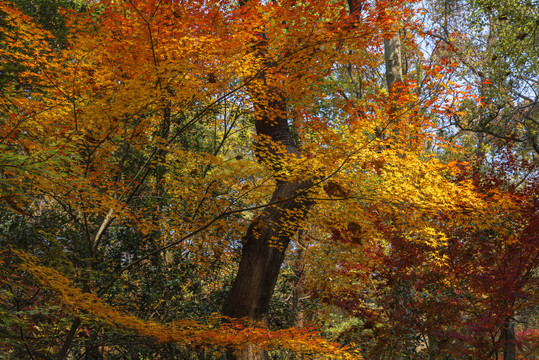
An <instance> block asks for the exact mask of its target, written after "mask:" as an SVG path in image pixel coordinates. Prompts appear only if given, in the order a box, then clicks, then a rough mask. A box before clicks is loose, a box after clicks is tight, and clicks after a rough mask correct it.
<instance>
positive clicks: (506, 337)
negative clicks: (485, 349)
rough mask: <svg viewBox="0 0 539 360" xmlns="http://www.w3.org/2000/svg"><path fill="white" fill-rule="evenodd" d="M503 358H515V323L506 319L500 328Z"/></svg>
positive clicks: (509, 359) (510, 359) (512, 359)
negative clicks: (502, 327)
mask: <svg viewBox="0 0 539 360" xmlns="http://www.w3.org/2000/svg"><path fill="white" fill-rule="evenodd" d="M502 341H503V360H515V359H516V358H517V339H516V337H515V324H514V322H513V321H512V320H511V319H508V320H507V321H506V322H505V324H504V329H503V330H502Z"/></svg>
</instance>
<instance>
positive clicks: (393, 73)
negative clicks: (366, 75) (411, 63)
mask: <svg viewBox="0 0 539 360" xmlns="http://www.w3.org/2000/svg"><path fill="white" fill-rule="evenodd" d="M384 57H385V60H386V82H387V88H388V90H391V88H392V87H393V85H394V84H395V83H398V82H402V79H403V67H402V56H401V39H400V35H399V33H398V32H397V33H396V34H395V35H393V36H392V37H391V38H389V39H384Z"/></svg>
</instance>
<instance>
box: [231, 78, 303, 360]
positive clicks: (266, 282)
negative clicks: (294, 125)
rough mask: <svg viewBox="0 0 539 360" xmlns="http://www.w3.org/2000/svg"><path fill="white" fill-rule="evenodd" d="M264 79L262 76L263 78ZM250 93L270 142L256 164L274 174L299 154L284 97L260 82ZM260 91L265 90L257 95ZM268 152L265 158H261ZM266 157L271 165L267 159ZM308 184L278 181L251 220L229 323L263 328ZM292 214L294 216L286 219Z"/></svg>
mask: <svg viewBox="0 0 539 360" xmlns="http://www.w3.org/2000/svg"><path fill="white" fill-rule="evenodd" d="M262 76H263V75H262ZM255 86H256V88H257V90H256V91H251V96H252V99H253V100H252V101H253V105H254V108H255V126H256V130H257V133H258V134H259V135H264V137H265V138H266V139H269V140H271V144H270V143H267V142H264V144H261V145H258V146H257V147H256V149H255V150H256V151H257V153H258V155H257V156H258V158H259V161H262V162H263V163H264V164H265V165H266V166H269V167H270V168H271V169H272V170H274V171H276V172H278V171H279V170H280V168H281V165H279V164H282V162H283V161H284V162H286V158H287V157H288V156H297V154H298V153H299V151H298V149H297V146H296V144H295V142H294V140H293V138H292V134H291V132H290V130H289V127H288V119H287V118H286V108H287V103H286V99H285V96H284V95H283V94H281V93H280V92H279V91H278V89H277V88H275V87H273V86H272V85H268V84H267V83H266V81H265V79H264V78H262V79H261V81H260V82H257V84H256V85H255ZM261 89H264V90H265V91H260V90H261ZM272 144H275V145H280V146H283V147H284V148H285V149H286V151H285V152H281V151H277V150H276V148H274V147H273V146H272ZM267 153H271V154H272V156H271V157H268V156H265V155H264V154H267ZM269 158H271V160H269ZM311 186H312V181H310V180H308V179H307V180H304V181H297V182H291V181H283V180H277V186H276V188H275V191H274V193H273V195H272V197H271V203H276V204H275V205H272V206H270V207H267V208H266V209H265V210H264V211H263V212H262V214H260V215H259V216H258V217H257V218H255V219H254V220H253V222H252V223H251V224H250V226H249V228H248V229H247V233H246V234H245V236H244V237H243V239H242V243H243V249H242V256H241V260H240V264H239V269H238V273H237V275H236V279H235V281H234V284H233V286H232V289H231V291H230V293H229V295H228V297H227V298H226V300H225V304H224V306H223V315H225V316H229V317H232V318H247V319H248V323H249V324H255V323H258V324H263V325H264V324H267V321H268V310H269V302H270V299H271V296H272V294H273V290H274V288H275V284H276V282H277V278H278V276H279V272H280V269H281V265H282V263H283V260H284V254H285V251H286V249H287V247H288V244H289V242H290V238H291V237H292V236H293V235H294V233H295V232H296V231H297V230H298V228H299V227H300V223H301V221H302V220H303V219H304V218H305V217H306V215H307V213H308V211H309V208H310V207H311V206H312V202H311V201H309V200H308V198H307V191H308V189H309V188H310V187H311ZM290 214H293V215H290ZM227 356H228V358H229V359H242V360H243V359H245V360H247V359H249V360H259V359H267V358H268V357H267V353H266V352H265V351H263V350H261V349H259V348H258V347H256V346H255V345H249V346H248V347H247V348H245V349H236V351H235V353H232V352H230V353H229V354H228V355H227Z"/></svg>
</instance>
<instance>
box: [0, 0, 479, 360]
mask: <svg viewBox="0 0 539 360" xmlns="http://www.w3.org/2000/svg"><path fill="white" fill-rule="evenodd" d="M0 11H1V12H2V14H5V16H4V15H3V16H4V19H6V22H5V24H7V25H5V29H6V31H5V34H7V35H6V36H5V37H4V38H3V39H5V40H4V41H5V43H4V45H3V46H2V47H1V51H2V52H1V53H0V59H2V62H3V63H2V66H3V68H4V66H5V68H8V67H9V66H11V65H12V64H14V63H22V64H23V65H24V66H23V67H24V68H25V69H28V70H25V71H20V72H10V73H9V76H8V77H6V81H5V82H6V84H5V89H6V91H5V92H4V93H3V95H2V96H3V97H2V124H1V125H2V128H1V131H2V138H3V139H4V144H5V145H4V146H5V147H4V148H3V150H4V149H5V151H4V152H3V155H2V156H3V158H4V159H5V160H3V162H4V163H9V164H11V163H15V162H16V165H17V166H14V165H13V166H11V167H6V168H8V169H9V170H4V171H3V173H2V190H3V193H2V196H3V198H2V199H3V200H4V201H5V203H6V204H7V205H8V206H9V207H10V208H12V209H13V210H15V211H17V212H18V213H19V214H20V215H21V216H33V217H36V218H39V219H42V218H44V216H45V215H44V214H45V213H46V214H47V215H51V216H52V215H53V214H54V215H55V216H56V217H55V219H56V220H55V221H54V222H50V223H48V224H46V227H45V230H43V231H41V232H40V231H38V230H37V225H36V227H32V229H30V230H31V231H29V233H31V234H42V235H43V236H35V235H32V237H33V238H34V237H35V239H34V241H33V243H29V244H24V243H22V242H21V240H20V239H19V238H17V237H15V236H13V234H12V233H10V232H6V233H5V236H6V237H7V239H8V240H9V241H10V242H12V243H13V245H14V246H15V247H17V248H18V249H16V250H14V251H13V252H12V253H13V254H17V257H18V258H19V261H17V260H10V261H12V263H13V265H14V266H15V265H16V268H17V269H18V270H13V271H20V272H21V273H22V274H25V276H24V277H22V279H23V280H21V281H20V282H19V283H17V284H13V286H16V287H20V288H23V289H24V293H30V291H29V289H30V288H32V287H34V286H40V287H42V288H44V289H47V291H49V292H50V293H48V294H47V295H48V297H47V299H46V300H44V302H45V301H47V302H48V301H50V302H53V303H55V304H58V306H59V307H60V308H61V311H59V312H57V313H55V316H57V319H51V323H53V324H55V325H58V328H59V330H58V334H57V336H55V337H52V338H54V339H61V340H59V341H58V340H57V341H56V342H54V341H53V342H51V343H50V344H47V346H43V351H41V350H40V352H39V353H42V354H43V357H47V356H55V357H57V358H60V359H64V358H67V357H68V356H70V354H74V353H75V352H77V351H78V352H79V354H77V355H81V356H86V357H87V358H99V357H100V356H101V355H102V354H101V353H102V352H104V351H107V352H108V354H109V355H110V356H118V357H119V356H121V355H120V351H121V350H124V349H125V348H122V347H121V346H119V345H117V344H116V342H115V341H116V339H117V338H118V336H117V333H116V332H114V331H112V330H110V328H111V327H118V328H121V329H126V330H128V331H134V332H136V333H138V334H141V335H143V336H145V337H148V338H152V339H155V340H157V341H165V342H167V341H168V342H174V343H175V344H177V345H178V346H179V347H180V348H181V350H179V349H177V348H176V349H172V350H171V351H172V352H173V351H187V350H185V348H187V347H189V346H194V347H195V348H196V349H195V350H197V351H195V353H196V354H197V356H200V357H204V356H208V357H210V356H213V355H211V350H208V351H206V350H205V349H202V350H201V348H202V347H207V348H208V349H212V348H219V347H220V348H227V349H228V350H229V351H228V356H229V357H232V358H233V357H237V358H266V357H267V353H266V350H268V349H271V348H274V347H279V346H280V347H285V348H287V349H290V350H293V351H303V352H307V353H308V352H317V353H321V354H328V355H330V354H331V355H333V356H336V357H338V356H344V354H345V352H346V351H348V350H350V349H339V348H337V347H335V346H334V345H333V344H331V343H329V342H327V341H326V340H324V339H322V338H320V337H318V336H316V335H315V334H313V332H311V331H310V330H309V329H303V330H301V329H283V330H279V331H276V332H271V331H269V330H268V329H267V328H266V327H267V325H268V308H269V306H270V298H271V296H272V293H273V291H274V287H275V284H276V282H277V279H278V275H279V272H280V270H281V266H282V263H283V259H284V258H285V251H286V249H287V247H288V246H289V243H290V241H291V238H292V237H293V236H294V234H296V233H297V232H298V230H306V229H310V230H309V231H310V232H311V231H312V232H319V233H320V234H325V235H323V237H325V238H326V239H327V238H328V237H327V234H328V229H336V228H337V229H347V231H349V232H351V233H361V234H369V236H372V238H371V240H370V241H372V243H370V245H372V246H374V247H375V248H376V246H378V244H377V242H378V241H380V242H384V241H386V238H385V233H384V231H383V229H380V227H379V224H378V220H377V219H376V218H377V217H376V216H373V215H372V214H371V212H375V213H376V214H380V217H385V219H386V220H385V221H388V222H391V223H393V224H395V226H397V227H398V228H399V229H400V230H401V231H405V232H406V233H408V234H414V235H413V236H417V238H418V239H419V240H418V241H421V242H423V243H424V244H426V245H425V246H428V247H431V248H433V249H435V250H433V251H434V252H435V253H436V251H438V247H440V246H441V245H439V243H438V242H437V241H438V239H439V237H440V236H439V234H438V233H433V232H432V228H433V221H434V223H435V224H436V221H439V219H438V218H437V216H435V215H434V214H439V213H445V212H451V211H452V212H454V217H455V218H458V214H460V213H461V212H463V213H466V212H467V211H472V210H476V209H478V210H481V207H482V206H484V205H485V202H484V201H482V199H481V197H480V196H478V195H477V194H475V193H474V188H473V186H472V184H471V183H470V182H469V181H460V182H455V181H452V180H453V179H452V178H451V176H450V175H448V174H453V175H452V176H457V175H456V174H459V173H460V168H459V166H457V164H455V163H447V164H446V163H443V162H440V161H439V160H437V159H435V158H434V157H433V156H430V155H428V154H426V153H425V151H424V144H425V143H426V142H427V141H429V140H430V141H432V142H434V141H435V140H436V138H435V136H434V135H433V134H432V132H431V131H430V127H431V126H432V125H433V123H432V121H431V119H432V117H431V113H430V112H432V113H434V112H440V111H442V109H447V108H448V107H449V105H448V104H447V103H446V102H444V100H443V96H442V95H450V96H451V97H453V98H455V96H456V95H458V94H456V93H454V92H451V91H450V90H447V91H446V90H444V89H442V88H443V87H441V86H438V87H436V86H434V85H433V86H432V87H431V88H429V86H430V84H432V83H433V82H435V81H436V80H437V79H438V78H436V77H435V76H436V71H439V70H437V69H426V70H425V69H424V68H423V66H422V64H421V62H420V61H419V60H418V64H419V65H417V66H416V67H412V68H411V70H410V71H409V73H408V79H399V78H398V77H397V78H396V79H394V80H392V81H388V83H389V85H390V91H387V89H385V87H384V86H383V84H382V81H380V79H379V78H377V75H376V73H377V70H378V68H379V66H380V65H381V64H382V63H383V60H382V57H381V56H380V55H381V51H382V50H381V49H382V48H383V43H384V38H390V39H393V40H392V41H393V43H395V42H396V41H397V40H400V37H395V36H396V35H395V34H397V33H398V32H399V31H400V30H402V29H401V27H404V26H405V25H406V26H407V29H408V26H409V27H410V29H414V27H413V26H412V25H411V21H410V18H411V16H412V14H413V11H412V9H410V8H409V7H408V6H406V5H405V4H399V3H397V2H395V3H392V4H387V3H386V2H373V3H360V2H356V1H349V2H348V3H346V4H345V3H344V2H335V4H334V6H327V4H326V3H325V2H322V1H317V0H312V1H307V2H302V3H298V2H295V1H282V2H271V3H268V2H261V1H248V2H247V1H246V2H241V3H240V4H239V6H236V4H235V3H234V2H219V3H217V2H214V1H198V2H188V3H181V2H172V1H163V2H148V1H138V0H130V1H125V2H117V1H107V0H103V1H100V2H95V3H93V4H88V8H87V9H85V11H84V12H80V13H76V12H68V13H67V14H66V19H67V22H66V24H67V27H68V29H69V30H70V31H69V34H70V35H69V36H68V37H67V46H66V47H65V48H64V47H60V48H59V47H57V46H55V44H54V40H53V38H52V36H51V35H50V33H48V32H46V31H44V30H41V29H40V28H39V27H38V26H36V25H35V24H34V23H33V22H32V20H31V19H30V18H29V17H27V16H24V15H23V14H22V13H21V12H20V11H18V10H16V9H13V8H11V7H9V6H8V5H4V4H3V5H2V7H1V8H0ZM397 19H398V20H399V22H397V21H396V20H397ZM395 24H399V25H397V27H398V28H395V26H396V25H395ZM306 29H309V32H307V33H306ZM406 41H407V42H408V43H410V46H411V45H412V44H413V41H412V40H411V39H409V38H406ZM390 52H392V53H393V55H395V56H397V57H398V52H397V50H396V48H395V47H394V46H392V45H391V44H389V45H388V53H390ZM391 57H393V56H391ZM390 63H391V64H393V63H394V62H388V63H387V64H388V65H387V68H386V70H387V72H388V73H391V72H392V70H391V69H390V68H391V67H392V66H393V65H390ZM394 64H395V65H394V67H400V66H401V65H398V62H397V63H394ZM345 70H346V71H347V72H348V73H349V79H350V82H351V83H352V84H353V85H357V84H358V83H359V84H360V87H361V88H362V89H364V90H362V91H356V90H358V89H357V87H356V89H354V86H348V85H346V84H343V82H342V81H341V79H340V78H339V76H341V75H342V73H344V72H345ZM422 71H424V72H426V73H427V79H423V80H422V81H423V82H422V83H419V82H417V81H415V78H419V77H420V74H421V73H422ZM397 72H402V70H397ZM19 83H23V84H25V85H26V88H25V89H24V90H23V91H20V89H18V88H17V84H19ZM423 87H426V88H428V89H431V90H429V91H430V92H429V93H428V94H427V95H425V94H424V93H422V89H423ZM356 95H357V96H356ZM253 125H254V126H253ZM251 142H253V144H252V145H251V144H250V143H251ZM14 199H16V200H14ZM410 213H413V214H415V217H416V221H414V223H413V224H410V222H409V220H408V217H409V214H410ZM18 219H20V221H21V222H25V221H24V220H23V219H24V218H18ZM307 219H308V222H309V223H308V224H307V223H306V220H307ZM242 234H243V235H242ZM306 237H307V238H311V239H312V238H314V237H313V236H312V235H307V236H306ZM240 238H241V239H242V240H241V243H242V244H241V254H239V252H240V251H239V247H240V244H239V239H240ZM47 243H54V244H55V246H56V250H57V251H56V253H55V254H48V255H49V256H44V254H43V250H42V249H43V248H44V247H45V246H44V245H45V244H47ZM35 244H39V245H40V246H34V245H35ZM324 244H325V242H324V241H320V242H314V241H313V242H309V243H308V244H307V245H306V246H313V247H316V246H318V245H320V246H324ZM364 245H365V247H364V250H365V251H366V250H367V249H368V246H367V245H368V244H367V243H365V244H364ZM385 246H386V249H387V242H386V245H385ZM21 250H23V252H21ZM28 253H32V254H33V255H34V256H31V255H29V254H28ZM356 255H357V254H356ZM55 257H57V258H62V259H63V262H62V263H61V264H60V266H58V265H59V264H58V263H56V261H55V260H54V259H55ZM238 257H239V258H240V261H239V265H238V268H237V275H236V276H235V279H234V282H233V284H232V285H231V288H230V291H229V292H228V295H227V296H226V300H224V306H223V311H222V312H223V315H225V316H226V317H225V318H224V320H225V321H223V322H222V320H223V318H221V317H215V316H210V315H209V314H208V312H210V311H213V310H215V309H216V308H218V305H216V304H215V303H212V304H211V306H208V309H211V310H209V311H198V310H197V311H191V312H188V311H179V310H178V309H177V308H176V306H175V304H181V303H182V300H184V301H187V300H186V299H185V298H182V299H181V300H177V299H170V301H169V303H168V304H166V305H162V304H161V301H160V300H161V299H160V297H162V296H167V295H170V294H173V293H174V291H176V295H177V296H178V297H180V296H181V297H187V296H188V294H189V293H196V294H205V295H207V296H208V297H210V296H211V297H213V298H215V301H217V299H223V298H224V289H226V287H227V286H229V282H230V281H231V277H232V275H229V274H233V273H235V272H236V266H235V265H232V266H231V265H230V263H233V264H235V262H236V259H238ZM8 258H9V259H12V257H11V255H10V257H8ZM328 259H330V257H329V256H328ZM342 260H343V262H344V261H345V260H346V258H344V257H343V259H342ZM6 261H7V260H6ZM176 266H180V267H183V268H181V271H177V272H176V271H173V269H174V268H175V267H176ZM10 269H11V268H10ZM190 269H191V270H190ZM195 274H196V275H195ZM163 277H164V278H165V279H166V280H167V282H165V281H163V279H162V278H163ZM182 277H185V278H186V279H188V280H186V281H187V282H189V283H190V284H193V286H195V284H198V285H196V286H198V288H197V290H196V291H195V290H192V289H191V290H186V289H184V288H183V287H182V285H181V284H178V282H177V279H178V278H182ZM196 277H201V278H202V279H203V280H204V281H202V280H201V279H198V278H196ZM32 279H33V280H32ZM318 279H319V281H322V280H323V277H322V276H321V277H319V278H318ZM142 280H143V281H142ZM169 280H170V282H168V281H169ZM174 280H176V282H175V281H174ZM205 281H207V283H206V284H203V282H205ZM208 282H209V283H208ZM38 284H39V285H38ZM151 285H155V287H156V288H158V289H152V286H151ZM174 289H176V290H174ZM154 290H155V291H154ZM6 294H8V293H7V292H6ZM12 295H13V294H11V293H9V294H8V295H6V297H5V298H6V299H8V302H9V301H11V302H12V303H13V301H14V300H13V299H14V297H13V296H12ZM205 295H203V296H205ZM25 298H30V299H31V297H25ZM115 301H118V302H121V303H122V304H123V305H125V306H126V307H127V308H128V310H130V311H120V310H119V308H118V307H116V306H112V305H111V304H112V303H114V302H115ZM202 302H203V301H199V302H198V303H197V306H201V307H202V306H203V305H202V304H201V303H202ZM29 303H31V301H29ZM136 304H138V305H140V307H139V308H138V309H137V307H136V306H135V305H136ZM219 305H220V304H219ZM178 306H179V305H178ZM160 309H162V310H163V311H165V309H166V311H165V313H166V314H167V315H163V316H160V315H156V314H158V313H159V310H160ZM169 313H175V314H174V315H169ZM134 314H136V315H137V316H135V315H134ZM184 315H186V316H191V317H200V316H205V317H204V319H202V321H198V322H197V321H193V319H189V318H183V316H184ZM206 315H207V316H206ZM230 318H234V319H230ZM238 318H244V319H240V320H238ZM58 319H60V320H58ZM196 320H200V319H196ZM68 321H70V326H67V327H66V326H65V323H67V322H68ZM60 324H61V325H60ZM19 329H22V330H21V331H22V333H23V334H25V333H30V334H32V336H23V338H24V339H22V340H21V341H20V342H17V343H16V345H12V346H15V347H10V348H9V349H10V350H9V351H12V352H11V353H9V354H10V356H11V354H14V353H17V354H27V355H28V356H29V357H32V356H36V354H37V352H35V351H32V350H31V349H30V350H29V348H30V345H32V342H34V343H37V342H38V341H37V340H32V338H38V337H37V336H34V335H35V334H36V331H37V330H36V329H35V328H33V327H32V326H30V325H29V324H27V323H25V325H24V326H22V325H21V326H19ZM21 331H20V332H21ZM75 343H76V344H77V346H74V344H75ZM105 347H107V349H108V350H105ZM111 348H112V349H111ZM79 349H80V350H79ZM154 351H155V352H154ZM163 351H165V350H163ZM155 353H157V351H156V350H153V349H151V350H148V352H147V354H155ZM167 354H168V353H167ZM350 354H351V355H354V354H355V353H354V349H351V353H350ZM148 356H153V355H148Z"/></svg>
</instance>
